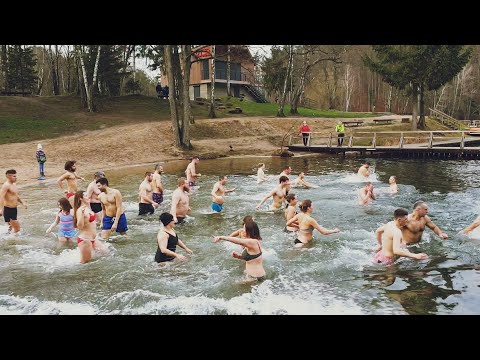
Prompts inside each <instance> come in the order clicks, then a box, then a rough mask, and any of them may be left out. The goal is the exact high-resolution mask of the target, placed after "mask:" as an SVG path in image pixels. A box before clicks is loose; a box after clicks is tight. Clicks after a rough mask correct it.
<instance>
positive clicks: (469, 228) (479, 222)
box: [463, 216, 480, 234]
mask: <svg viewBox="0 0 480 360" xmlns="http://www.w3.org/2000/svg"><path fill="white" fill-rule="evenodd" d="M478 226H480V216H479V217H477V218H476V219H475V220H474V221H473V223H471V224H470V225H468V226H467V227H466V228H465V230H463V233H464V234H468V233H469V232H470V231H472V230H473V229H475V228H477V227H478Z"/></svg>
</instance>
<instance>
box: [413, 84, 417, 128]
mask: <svg viewBox="0 0 480 360" xmlns="http://www.w3.org/2000/svg"><path fill="white" fill-rule="evenodd" d="M417 113H418V88H417V85H413V91H412V131H416V130H417Z"/></svg>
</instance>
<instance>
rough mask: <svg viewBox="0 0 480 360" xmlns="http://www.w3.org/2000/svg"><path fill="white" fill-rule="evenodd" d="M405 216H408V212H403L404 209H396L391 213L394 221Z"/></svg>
mask: <svg viewBox="0 0 480 360" xmlns="http://www.w3.org/2000/svg"><path fill="white" fill-rule="evenodd" d="M405 215H408V211H407V210H405V209H404V208H398V209H397V210H395V211H394V212H393V217H394V218H395V219H398V218H401V217H403V216H405Z"/></svg>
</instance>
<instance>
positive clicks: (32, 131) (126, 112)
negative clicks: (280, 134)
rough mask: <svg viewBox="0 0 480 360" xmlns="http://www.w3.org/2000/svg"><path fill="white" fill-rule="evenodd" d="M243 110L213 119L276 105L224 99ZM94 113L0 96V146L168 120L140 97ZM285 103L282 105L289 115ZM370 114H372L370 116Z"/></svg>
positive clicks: (163, 110)
mask: <svg viewBox="0 0 480 360" xmlns="http://www.w3.org/2000/svg"><path fill="white" fill-rule="evenodd" d="M224 101H225V102H230V103H232V105H233V107H237V106H238V107H241V108H242V111H243V112H242V114H229V113H228V110H229V109H222V110H217V117H226V118H228V117H237V118H238V117H248V116H265V117H270V116H271V117H274V116H276V113H277V109H278V105H277V104H258V103H254V102H250V101H240V100H239V99H235V98H230V99H228V100H227V99H224ZM97 107H98V112H96V113H88V112H86V111H85V110H84V109H82V108H81V104H80V99H79V98H78V97H74V96H56V97H54V96H51V97H16V96H6V97H5V96H3V97H0V144H6V143H16V142H26V141H32V140H40V139H49V138H55V137H59V136H63V135H69V134H75V133H78V132H81V131H89V130H98V129H103V128H106V127H111V126H116V125H127V124H132V123H146V122H155V121H169V120H170V106H169V102H168V100H161V99H157V98H156V97H147V96H142V95H130V96H122V97H114V98H102V99H99V101H98V105H97ZM289 111H290V107H289V105H287V106H286V107H285V115H287V116H289ZM299 113H300V115H301V116H306V117H317V118H361V117H367V116H372V114H371V113H345V112H338V111H325V110H312V109H305V108H299ZM192 114H193V116H194V117H195V119H204V118H207V117H208V105H197V104H192ZM373 115H374V114H373Z"/></svg>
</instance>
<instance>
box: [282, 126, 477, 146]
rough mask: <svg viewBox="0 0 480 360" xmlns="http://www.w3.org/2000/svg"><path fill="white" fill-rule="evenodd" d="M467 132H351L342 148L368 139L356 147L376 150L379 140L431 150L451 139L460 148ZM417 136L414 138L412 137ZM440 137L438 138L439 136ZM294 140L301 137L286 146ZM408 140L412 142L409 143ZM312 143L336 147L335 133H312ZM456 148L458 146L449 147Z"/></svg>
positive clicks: (310, 139)
mask: <svg viewBox="0 0 480 360" xmlns="http://www.w3.org/2000/svg"><path fill="white" fill-rule="evenodd" d="M468 133H469V131H468V130H466V131H465V130H442V131H440V130H439V131H382V132H363V131H358V132H351V133H350V134H348V135H347V134H345V137H344V143H345V144H344V145H343V147H347V148H351V147H353V146H354V142H355V141H356V140H363V139H369V141H368V145H365V144H362V145H357V146H368V147H369V148H372V149H376V148H377V147H378V146H379V145H377V144H378V143H379V142H380V141H381V140H383V141H384V140H386V139H389V140H394V143H396V145H385V146H389V147H398V148H400V149H402V148H404V147H412V146H426V147H427V148H429V149H431V148H432V147H433V146H434V145H437V146H438V145H446V146H444V147H449V146H448V141H449V140H451V139H456V140H458V141H459V142H460V148H461V149H463V148H464V147H465V136H466V135H468ZM414 134H417V135H416V136H412V135H414ZM439 135H440V136H439ZM296 138H299V140H301V138H302V136H301V135H290V140H289V143H288V145H292V141H293V140H294V139H296ZM438 139H442V140H443V144H442V143H441V142H437V143H435V140H438ZM409 140H414V141H413V142H410V143H408V142H409ZM299 142H300V143H301V141H299ZM313 142H315V145H323V146H325V145H326V146H328V147H336V144H337V133H335V132H330V133H328V134H326V133H321V132H312V133H310V137H309V139H308V143H307V146H312V144H313ZM451 147H456V148H458V146H451Z"/></svg>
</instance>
